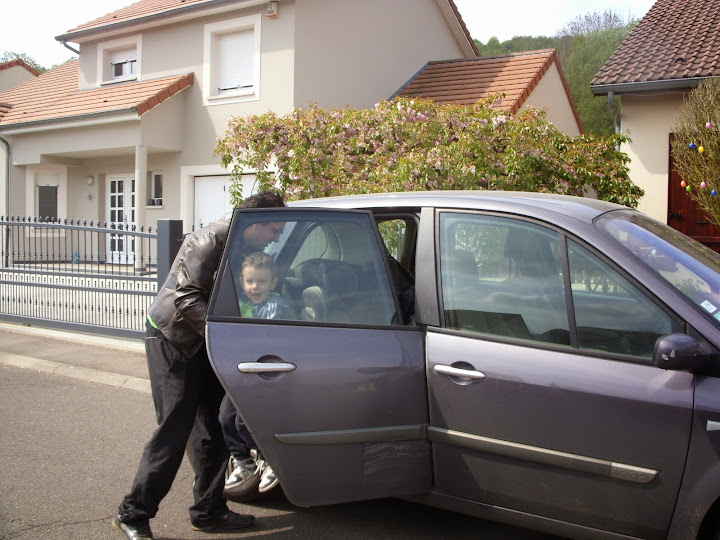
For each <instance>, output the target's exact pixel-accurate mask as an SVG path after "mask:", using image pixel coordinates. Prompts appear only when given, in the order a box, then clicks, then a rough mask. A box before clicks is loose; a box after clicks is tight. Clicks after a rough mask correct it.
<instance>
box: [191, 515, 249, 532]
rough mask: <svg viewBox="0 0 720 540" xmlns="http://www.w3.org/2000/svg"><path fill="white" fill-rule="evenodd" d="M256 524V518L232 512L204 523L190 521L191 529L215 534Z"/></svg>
mask: <svg viewBox="0 0 720 540" xmlns="http://www.w3.org/2000/svg"><path fill="white" fill-rule="evenodd" d="M254 523H255V516H251V515H250V514H237V513H235V512H233V511H232V510H227V511H226V512H225V513H223V514H218V515H217V516H213V517H212V518H210V519H206V520H203V521H195V522H193V521H190V527H192V529H193V530H195V531H202V532H215V531H234V530H238V529H244V528H245V527H249V526H250V525H252V524H254Z"/></svg>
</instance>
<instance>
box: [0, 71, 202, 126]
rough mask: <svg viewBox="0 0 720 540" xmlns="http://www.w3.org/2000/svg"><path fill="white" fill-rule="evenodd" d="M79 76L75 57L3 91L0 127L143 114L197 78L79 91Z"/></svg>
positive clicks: (182, 76)
mask: <svg viewBox="0 0 720 540" xmlns="http://www.w3.org/2000/svg"><path fill="white" fill-rule="evenodd" d="M78 76H79V68H78V61H77V60H72V61H70V62H67V63H66V64H63V65H62V66H58V67H56V68H55V69H51V70H50V71H47V72H45V73H43V74H42V75H40V76H39V77H36V78H35V79H32V80H30V81H26V82H24V83H23V84H20V85H18V86H16V87H15V88H12V89H10V90H7V91H6V92H3V93H1V94H0V130H2V129H3V128H6V127H10V126H12V127H15V128H20V127H23V128H24V127H30V126H33V125H36V124H47V123H51V122H61V121H68V120H70V121H73V120H82V119H89V118H94V117H97V116H109V115H118V114H137V116H142V115H143V114H145V113H146V112H147V111H149V110H150V109H152V108H153V107H155V106H157V105H159V104H160V103H162V102H163V101H165V100H167V99H169V98H170V97H172V96H173V95H175V94H177V93H178V92H180V91H181V90H183V89H184V88H187V87H188V86H190V85H191V84H192V83H193V80H194V76H193V74H192V73H185V74H182V75H175V76H170V77H162V78H159V79H151V80H146V81H135V82H127V83H119V84H113V85H108V86H104V87H102V88H94V89H92V90H78V88H77V81H78ZM3 105H5V106H4V107H3ZM8 106H9V107H8Z"/></svg>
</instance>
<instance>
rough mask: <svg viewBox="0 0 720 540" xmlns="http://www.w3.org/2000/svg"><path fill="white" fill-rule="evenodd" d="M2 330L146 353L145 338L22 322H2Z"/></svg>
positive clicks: (0, 324)
mask: <svg viewBox="0 0 720 540" xmlns="http://www.w3.org/2000/svg"><path fill="white" fill-rule="evenodd" d="M0 331H4V332H14V333H16V334H27V335H31V336H41V337H45V338H51V339H59V340H61V341H69V342H71V343H81V344H83V345H97V346H100V347H106V348H108V349H117V350H121V351H128V352H133V353H138V354H145V342H144V340H135V339H124V338H113V337H107V336H98V335H95V334H83V333H80V332H64V331H62V330H52V329H50V328H42V327H39V326H26V325H22V324H13V323H4V322H0Z"/></svg>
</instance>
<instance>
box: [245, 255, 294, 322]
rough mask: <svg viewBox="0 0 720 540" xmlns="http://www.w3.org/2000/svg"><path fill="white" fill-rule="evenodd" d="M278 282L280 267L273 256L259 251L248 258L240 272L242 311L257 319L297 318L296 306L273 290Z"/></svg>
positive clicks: (247, 315) (246, 315)
mask: <svg viewBox="0 0 720 540" xmlns="http://www.w3.org/2000/svg"><path fill="white" fill-rule="evenodd" d="M277 283H278V277H277V268H276V267H275V260H274V259H273V258H272V257H271V256H270V255H268V254H266V253H263V252H261V251H256V252H255V253H251V254H250V255H248V256H247V257H245V260H244V261H243V263H242V268H241V275H240V285H241V287H242V289H243V293H242V294H241V295H240V300H239V304H240V314H241V315H242V316H243V317H249V318H253V319H294V318H295V316H294V313H293V311H292V308H290V306H289V305H288V304H287V303H286V302H285V300H283V298H282V296H280V295H279V294H278V293H276V292H273V290H274V289H275V287H276V286H277Z"/></svg>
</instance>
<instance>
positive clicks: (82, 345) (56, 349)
mask: <svg viewBox="0 0 720 540" xmlns="http://www.w3.org/2000/svg"><path fill="white" fill-rule="evenodd" d="M0 364H6V365H12V366H16V367H21V368H26V369H34V370H36V371H41V372H44V373H53V374H55V375H61V376H64V377H72V378H74V379H81V380H86V381H91V382H96V383H100V384H106V385H110V386H116V387H120V388H129V389H131V390H137V391H140V392H146V393H150V381H149V379H148V371H147V363H146V361H145V345H144V343H143V342H142V341H140V340H132V339H121V338H110V337H104V336H97V335H93V334H83V333H79V332H66V331H62V330H51V329H48V328H41V327H38V326H25V325H20V324H9V323H0Z"/></svg>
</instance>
